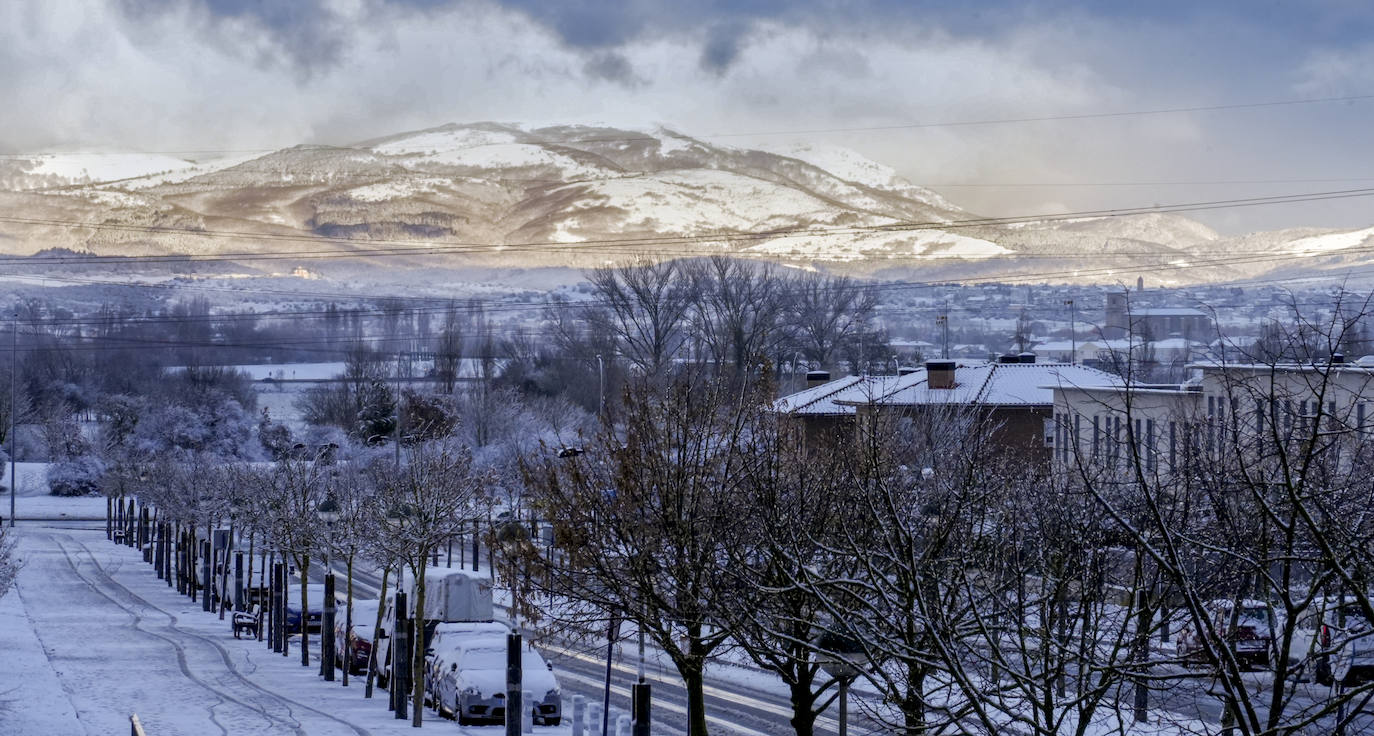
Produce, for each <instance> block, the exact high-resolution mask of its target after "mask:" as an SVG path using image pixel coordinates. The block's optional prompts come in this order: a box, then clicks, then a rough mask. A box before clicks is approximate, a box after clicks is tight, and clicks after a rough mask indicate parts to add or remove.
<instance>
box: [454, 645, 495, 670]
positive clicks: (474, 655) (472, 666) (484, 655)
mask: <svg viewBox="0 0 1374 736" xmlns="http://www.w3.org/2000/svg"><path fill="white" fill-rule="evenodd" d="M462 667H463V669H465V670H500V669H505V668H506V650H504V649H469V650H468V651H466V652H463V664H462Z"/></svg>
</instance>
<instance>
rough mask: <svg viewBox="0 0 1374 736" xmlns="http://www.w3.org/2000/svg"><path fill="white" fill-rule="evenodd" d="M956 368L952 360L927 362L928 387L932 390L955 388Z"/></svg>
mask: <svg viewBox="0 0 1374 736" xmlns="http://www.w3.org/2000/svg"><path fill="white" fill-rule="evenodd" d="M954 366H955V363H954V361H952V360H927V361H926V386H928V387H930V388H954V386H955V383H954Z"/></svg>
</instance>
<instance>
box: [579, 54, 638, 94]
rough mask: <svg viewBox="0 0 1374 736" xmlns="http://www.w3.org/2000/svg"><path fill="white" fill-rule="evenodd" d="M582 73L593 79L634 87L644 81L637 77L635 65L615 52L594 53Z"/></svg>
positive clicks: (583, 67)
mask: <svg viewBox="0 0 1374 736" xmlns="http://www.w3.org/2000/svg"><path fill="white" fill-rule="evenodd" d="M582 71H583V73H584V74H586V75H587V76H588V77H590V78H592V79H600V80H603V81H607V82H615V83H616V84H623V85H625V86H629V87H633V86H635V85H637V84H641V83H642V82H643V81H644V80H642V79H640V78H639V77H638V76H636V75H635V70H634V65H632V64H631V63H630V60H629V59H627V58H625V55H624V54H620V53H617V52H615V51H594V52H592V53H591V55H590V56H589V57H587V63H586V64H583V65H582Z"/></svg>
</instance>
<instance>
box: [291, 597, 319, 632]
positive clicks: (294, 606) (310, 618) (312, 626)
mask: <svg viewBox="0 0 1374 736" xmlns="http://www.w3.org/2000/svg"><path fill="white" fill-rule="evenodd" d="M310 593H311V595H310V610H309V611H308V612H307V613H306V617H305V620H306V626H307V627H308V630H309V631H310V632H311V633H319V631H320V627H321V625H322V623H323V621H324V588H318V587H317V588H316V589H314V590H312V591H310ZM286 633H288V634H299V633H301V586H299V585H288V586H286Z"/></svg>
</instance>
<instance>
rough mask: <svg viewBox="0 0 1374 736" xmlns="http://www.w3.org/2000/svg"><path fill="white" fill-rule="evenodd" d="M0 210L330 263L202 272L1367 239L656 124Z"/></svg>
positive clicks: (204, 176) (77, 229)
mask: <svg viewBox="0 0 1374 736" xmlns="http://www.w3.org/2000/svg"><path fill="white" fill-rule="evenodd" d="M0 215H9V216H11V217H15V218H20V217H22V219H23V220H25V222H18V223H16V222H8V223H6V222H0V248H3V250H5V251H6V252H10V253H34V252H37V251H40V250H45V249H50V248H61V249H69V250H73V251H80V252H92V253H97V254H102V255H147V254H159V255H161V254H192V255H212V254H216V253H225V252H232V253H246V254H253V253H271V254H275V255H277V256H280V254H281V253H282V252H283V251H288V252H289V251H297V250H300V251H306V250H319V249H320V248H321V247H324V248H326V249H328V250H329V251H332V252H335V253H336V254H337V255H338V258H336V259H335V260H334V262H333V264H327V263H323V262H321V261H319V260H312V261H311V263H310V264H289V265H288V263H284V262H278V263H274V264H268V265H262V262H261V259H254V258H251V257H244V258H243V259H242V262H241V263H239V264H237V265H235V264H229V265H225V266H221V268H222V270H229V271H237V272H242V273H245V274H257V273H262V272H271V273H277V272H290V271H291V268H290V267H289V266H302V265H308V266H309V268H310V270H311V271H312V272H318V271H323V272H325V273H328V272H329V271H330V268H343V267H350V268H353V269H355V272H356V271H361V270H367V271H369V272H378V271H380V270H384V269H383V268H380V267H384V266H385V267H395V268H401V269H414V268H418V267H426V268H466V267H471V266H484V267H493V268H510V269H526V268H538V267H553V268H574V269H576V268H585V267H587V266H589V265H598V264H601V263H605V262H607V261H608V260H615V259H627V258H638V257H645V256H649V257H654V256H657V257H675V256H685V255H700V254H710V253H735V254H740V255H745V256H750V257H757V258H766V259H769V260H776V261H781V262H784V263H787V264H789V265H793V266H797V267H802V268H829V269H832V270H833V269H841V270H845V271H848V272H852V273H858V274H865V275H878V276H886V277H894V278H912V277H920V278H975V277H976V278H988V277H993V278H997V277H1008V278H1011V277H1023V278H1024V277H1029V278H1041V277H1043V278H1045V279H1048V280H1070V281H1073V280H1078V281H1109V282H1110V281H1116V280H1121V279H1123V278H1125V279H1131V280H1133V279H1134V274H1138V273H1140V272H1142V271H1143V272H1148V273H1151V274H1153V275H1155V276H1157V277H1158V278H1159V279H1160V280H1161V281H1164V282H1166V283H1168V282H1172V283H1190V282H1199V281H1224V280H1231V279H1238V278H1246V277H1252V276H1256V275H1260V274H1264V273H1267V272H1269V271H1272V270H1274V269H1276V268H1280V267H1282V263H1281V262H1280V261H1281V259H1282V258H1284V257H1290V258H1291V257H1295V256H1297V257H1302V260H1303V265H1304V267H1306V268H1308V269H1313V270H1315V271H1318V272H1320V271H1322V270H1323V269H1335V268H1348V267H1349V266H1350V265H1352V264H1355V263H1358V262H1360V261H1361V260H1362V259H1364V247H1363V246H1364V244H1365V243H1366V242H1368V241H1369V240H1370V239H1371V236H1374V229H1368V230H1358V231H1353V232H1331V231H1323V230H1316V229H1308V230H1292V231H1283V232H1278V233H1256V234H1253V235H1248V236H1244V237H1241V238H1224V237H1221V236H1219V235H1218V234H1217V233H1216V232H1214V231H1212V230H1211V229H1210V228H1208V227H1206V226H1205V225H1202V224H1201V223H1198V222H1196V221H1194V220H1190V219H1188V218H1186V217H1182V216H1179V215H1172V214H1147V215H1137V216H1132V217H1110V218H1102V217H1098V218H1080V219H1076V220H1053V219H1051V220H1046V221H1042V222H1028V223H1020V224H1016V225H1011V226H988V225H976V224H975V223H973V222H970V221H976V220H977V219H978V218H977V216H976V215H973V214H971V213H967V212H965V211H963V210H962V209H960V208H959V207H958V206H956V205H955V204H953V203H951V202H950V201H948V200H947V199H945V198H944V197H942V196H940V195H939V194H937V193H935V192H933V191H930V190H928V189H925V188H922V187H919V186H916V185H914V184H912V183H911V182H909V181H907V180H906V179H904V178H902V176H901V175H900V174H899V173H898V172H897V171H895V170H894V169H892V168H891V167H889V166H887V165H884V164H883V163H881V162H877V161H873V160H871V159H868V158H866V157H864V156H862V155H860V154H858V153H856V152H854V151H852V150H850V149H847V148H844V147H842V146H835V145H829V144H825V145H822V144H805V145H776V146H771V147H770V150H754V149H747V148H740V147H735V146H729V145H720V144H717V143H714V142H712V141H709V140H704V139H698V138H693V137H691V136H690V135H687V134H684V133H682V132H680V131H674V130H669V129H665V128H657V129H653V130H648V131H642V130H622V129H616V128H606V127H595V126H554V127H547V128H525V127H521V126H515V125H507V124H500V123H477V124H469V125H456V124H451V125H444V126H441V127H437V128H432V129H428V130H422V131H415V132H409V133H401V134H397V135H393V136H388V137H384V138H377V139H373V140H369V141H362V142H359V143H356V144H354V145H350V146H344V147H338V146H307V145H302V146H295V147H291V148H285V149H281V150H278V151H273V152H263V153H243V154H235V155H233V156H228V157H223V158H218V159H213V160H195V161H192V160H186V159H181V158H177V157H173V156H165V155H157V154H44V155H41V156H35V157H31V158H26V159H22V160H20V159H9V160H3V161H0ZM67 223H72V224H71V225H69V224H67ZM76 224H80V226H73V225H76ZM210 233H213V235H211V234H210ZM379 240H380V241H385V246H386V247H394V246H397V245H406V244H410V243H419V244H432V245H435V246H442V247H440V248H436V249H435V251H433V252H431V253H427V254H425V255H424V256H423V257H421V256H418V255H417V256H414V257H404V258H402V257H394V258H375V257H370V258H369V259H368V260H358V259H354V260H350V259H349V258H348V256H350V254H351V253H352V252H353V251H368V252H369V253H370V252H373V251H375V250H376V249H377V247H378V244H377V241H379ZM1236 253H1243V254H1245V255H1246V257H1245V258H1240V259H1238V258H1236V257H1233V256H1234V254H1236ZM1099 256H1103V257H1099ZM348 264H352V265H351V266H350V265H348Z"/></svg>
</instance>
